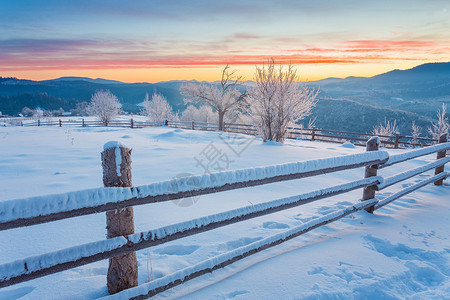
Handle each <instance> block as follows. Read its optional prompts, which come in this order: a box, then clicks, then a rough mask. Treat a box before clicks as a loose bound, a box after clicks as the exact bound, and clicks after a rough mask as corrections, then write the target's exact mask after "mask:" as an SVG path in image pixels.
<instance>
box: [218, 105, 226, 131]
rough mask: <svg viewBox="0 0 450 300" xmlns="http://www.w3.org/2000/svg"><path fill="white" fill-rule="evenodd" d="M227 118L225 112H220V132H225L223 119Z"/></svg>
mask: <svg viewBox="0 0 450 300" xmlns="http://www.w3.org/2000/svg"><path fill="white" fill-rule="evenodd" d="M224 116H225V112H224V111H221V110H219V131H223V119H224Z"/></svg>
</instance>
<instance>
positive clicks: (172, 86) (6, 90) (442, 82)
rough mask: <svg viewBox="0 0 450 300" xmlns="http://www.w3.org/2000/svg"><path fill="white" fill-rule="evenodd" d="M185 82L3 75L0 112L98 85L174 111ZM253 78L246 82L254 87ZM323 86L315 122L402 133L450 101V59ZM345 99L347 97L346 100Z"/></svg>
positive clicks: (68, 101)
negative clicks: (385, 125) (384, 124)
mask: <svg viewBox="0 0 450 300" xmlns="http://www.w3.org/2000/svg"><path fill="white" fill-rule="evenodd" d="M186 82H187V81H176V80H175V81H165V82H158V83H123V82H119V81H114V80H106V79H101V78H97V79H91V78H86V77H61V78H57V79H53V80H45V81H32V80H22V79H15V78H0V111H2V112H3V113H4V114H10V115H15V114H17V113H18V112H20V111H21V110H22V108H23V107H24V106H28V107H30V108H36V107H41V108H44V109H52V110H53V109H59V108H60V107H61V108H63V109H64V110H66V111H68V110H70V109H73V108H75V105H76V103H78V102H82V101H90V97H91V95H92V94H93V93H94V92H95V91H96V90H99V89H103V90H105V89H109V90H111V92H113V93H114V94H116V95H117V96H118V98H119V99H120V101H121V102H122V105H123V108H124V110H125V111H128V112H132V113H137V112H139V110H140V106H139V103H141V102H142V101H143V99H144V96H145V93H149V94H151V93H153V92H154V91H156V92H158V93H161V94H163V95H164V96H165V97H166V98H167V99H168V101H169V102H170V103H171V104H172V106H173V107H174V110H175V111H178V112H181V111H182V110H183V109H184V108H185V105H184V103H183V97H182V95H181V94H180V92H179V89H180V86H182V85H183V84H186ZM252 85H253V82H251V81H248V82H246V83H245V86H246V87H251V86H252ZM308 85H309V86H311V87H315V88H319V90H320V94H319V97H320V98H321V99H323V100H321V101H320V102H319V104H318V105H317V107H316V108H315V109H314V111H313V116H312V117H313V118H314V117H316V118H317V122H316V125H317V126H318V127H321V128H326V129H337V130H353V131H370V130H371V129H372V127H373V126H374V125H376V124H378V123H379V122H381V121H383V120H384V117H385V116H386V118H387V120H391V121H393V120H397V122H398V123H399V124H400V126H401V131H402V132H405V130H406V131H409V127H410V126H411V125H410V124H411V123H412V121H413V120H416V122H417V123H418V124H420V125H421V126H424V127H426V126H429V124H430V121H431V119H434V118H435V115H436V111H437V110H438V109H439V108H440V107H441V105H442V103H443V102H446V103H450V62H448V63H431V64H424V65H420V66H417V67H415V68H412V69H409V70H394V71H391V72H387V73H384V74H380V75H377V76H373V77H370V78H364V77H348V78H345V79H339V78H328V79H324V80H319V81H313V82H309V83H308ZM342 99H344V100H342Z"/></svg>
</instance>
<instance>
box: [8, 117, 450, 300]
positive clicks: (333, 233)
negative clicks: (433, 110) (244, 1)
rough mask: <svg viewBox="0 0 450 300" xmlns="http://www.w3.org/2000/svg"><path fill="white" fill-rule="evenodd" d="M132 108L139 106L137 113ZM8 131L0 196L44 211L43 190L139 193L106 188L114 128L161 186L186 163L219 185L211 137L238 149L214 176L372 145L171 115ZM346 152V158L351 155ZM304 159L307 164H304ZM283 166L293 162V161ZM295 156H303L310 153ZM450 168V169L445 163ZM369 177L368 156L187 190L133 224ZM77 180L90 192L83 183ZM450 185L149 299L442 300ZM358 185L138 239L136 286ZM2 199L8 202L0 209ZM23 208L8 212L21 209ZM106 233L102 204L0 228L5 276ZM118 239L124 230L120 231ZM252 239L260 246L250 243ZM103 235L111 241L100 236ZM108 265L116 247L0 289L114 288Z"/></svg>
mask: <svg viewBox="0 0 450 300" xmlns="http://www.w3.org/2000/svg"><path fill="white" fill-rule="evenodd" d="M133 118H134V119H136V120H137V119H138V118H137V117H136V116H134V117H133ZM163 137H164V138H163ZM0 140H1V141H2V147H0V169H1V170H2V171H1V172H0V190H1V191H2V197H1V199H0V203H3V202H5V203H9V202H10V201H15V200H11V199H34V200H32V201H31V200H30V202H29V203H26V201H25V202H22V201H18V202H21V204H20V205H19V204H16V206H15V207H16V208H15V209H20V210H23V212H24V213H26V214H30V215H32V214H34V213H35V212H33V211H34V210H35V209H37V210H45V209H50V208H48V207H47V208H45V209H44V207H45V206H49V205H52V204H51V203H50V202H49V203H42V204H39V202H40V201H45V199H44V198H42V197H40V196H41V195H49V194H58V195H66V196H67V195H71V196H70V197H66V198H65V197H62V196H61V197H60V196H58V197H56V196H55V198H53V200H52V201H55V203H56V204H54V205H55V206H56V208H55V207H53V208H51V209H61V207H62V208H70V207H78V206H80V205H91V204H90V202H91V201H99V202H101V201H118V199H121V198H122V199H124V198H126V197H129V196H132V194H131V193H132V192H131V190H130V189H123V188H117V189H116V188H111V189H108V191H109V192H106V191H105V190H104V188H101V187H102V169H101V159H100V153H101V151H102V150H103V146H104V144H105V143H107V142H108V141H111V140H115V141H119V142H122V143H123V142H126V144H127V146H128V147H130V148H131V147H132V148H133V154H132V160H133V163H132V167H133V183H134V186H142V187H144V190H145V187H146V186H148V184H149V183H151V182H154V183H156V186H152V187H151V188H150V187H148V190H147V191H146V192H149V191H150V189H152V190H153V192H155V193H157V192H158V188H159V189H160V190H159V191H164V190H167V187H164V185H162V186H161V185H159V184H161V183H165V184H167V183H168V182H173V181H171V180H170V179H171V178H179V177H177V175H178V174H183V173H189V174H204V175H198V176H199V177H198V179H199V180H200V179H201V180H203V178H205V181H204V182H201V184H205V185H208V184H211V182H208V181H207V180H208V179H206V178H209V180H211V177H208V176H209V175H208V174H207V172H206V171H207V170H205V169H204V168H203V167H202V166H201V165H199V164H198V162H197V161H196V160H195V158H203V159H205V157H204V156H202V154H201V153H202V151H204V150H205V148H206V147H208V145H210V143H211V142H212V143H213V145H214V146H215V147H216V148H217V149H218V150H220V152H221V153H222V155H224V154H226V155H227V158H228V160H226V159H225V158H226V157H225V156H223V157H222V158H223V160H222V161H221V163H222V167H223V170H222V171H223V173H225V174H229V175H227V176H230V177H227V176H225V177H224V178H218V179H217V180H225V179H227V180H228V179H230V178H231V173H234V174H236V171H237V170H244V169H257V168H256V166H276V165H284V166H286V165H289V164H291V163H292V162H305V161H308V160H314V161H316V163H315V164H316V165H321V164H325V162H324V161H323V159H324V158H330V157H345V156H347V155H350V156H352V155H356V154H361V153H364V152H365V149H364V148H363V147H356V148H345V147H341V146H339V145H335V144H328V143H322V142H316V141H315V142H311V141H305V140H288V141H286V143H285V145H283V146H277V147H273V146H270V145H265V144H263V143H262V142H261V140H260V139H254V138H253V137H249V136H245V135H240V134H238V135H230V136H228V134H227V133H217V132H201V131H191V130H175V129H173V128H169V127H161V128H144V129H130V128H128V129H127V128H102V127H96V128H93V127H89V128H77V127H64V126H63V127H61V128H60V127H13V126H7V127H2V128H1V129H0ZM440 147H443V146H440ZM444 147H445V146H444ZM425 149H428V148H425ZM420 150H422V149H420ZM387 151H388V152H389V153H390V154H391V157H395V156H396V155H402V156H403V158H404V157H405V156H409V155H410V154H404V153H405V152H406V151H405V150H400V149H399V150H387ZM414 151H416V150H414ZM427 151H428V150H427ZM382 152H385V151H382ZM382 155H384V154H382ZM356 157H358V156H356ZM359 158H360V159H361V158H362V156H361V157H359ZM321 160H322V161H321ZM340 160H341V162H342V163H344V162H345V160H346V159H345V158H341V159H340ZM317 161H321V162H317ZM434 161H436V154H435V153H434V154H432V155H428V156H421V157H417V158H415V159H412V160H410V161H405V162H403V163H402V164H401V165H398V166H397V165H396V166H392V167H391V168H383V169H380V170H379V171H378V175H380V176H383V177H384V178H385V179H387V178H389V177H392V176H395V175H396V174H398V173H402V172H406V171H407V170H409V169H414V168H419V167H422V166H425V165H427V164H429V163H431V162H434ZM328 163H330V161H328ZM334 163H336V162H334ZM301 166H302V168H306V167H307V164H301ZM309 167H313V166H308V168H309ZM283 168H285V169H284V170H285V171H288V170H289V168H291V167H289V168H288V167H283ZM283 168H282V169H283ZM292 168H294V169H295V168H296V169H298V168H300V166H299V165H296V166H292ZM275 170H278V169H277V168H275ZM446 171H447V172H448V166H446ZM227 172H231V173H227ZM258 172H259V171H258ZM266 172H267V174H273V173H271V172H275V171H272V170H266ZM238 173H239V172H238ZM256 174H259V175H261V176H263V175H265V173H264V172H262V171H261V173H257V172H256V171H255V176H256ZM259 175H258V176H259ZM203 176H206V177H203ZM432 176H433V170H430V171H427V172H425V173H423V174H420V175H417V176H415V177H413V178H410V179H407V180H406V181H403V182H402V183H401V184H397V185H392V186H390V187H389V188H386V189H384V190H382V191H380V192H377V193H376V199H377V200H378V199H381V200H383V199H388V198H387V197H389V196H392V195H394V194H396V193H398V192H399V191H400V189H403V188H404V187H411V189H413V188H412V187H413V185H414V184H416V183H417V182H418V181H423V180H428V181H431V182H432V181H433V180H430V178H432ZM363 177H364V168H363V167H361V168H356V169H351V170H345V171H340V172H336V173H330V174H324V175H319V176H315V177H308V178H303V179H298V180H291V181H286V182H280V183H274V184H268V185H263V186H258V187H252V188H245V189H239V190H235V191H228V192H222V193H217V194H211V195H203V196H200V197H197V198H195V199H194V198H192V199H191V200H190V202H187V203H188V205H180V203H179V202H178V201H168V202H163V203H157V204H150V205H141V206H136V207H135V209H134V213H135V225H136V232H156V231H158V229H161V228H169V229H170V228H171V227H170V226H174V225H176V224H185V225H183V226H187V225H186V224H187V223H185V222H189V221H190V220H205V219H206V217H208V216H214V215H215V216H217V215H219V214H221V213H226V212H227V211H236V210H239V209H242V210H241V211H244V210H245V209H247V208H250V207H254V206H256V207H258V205H265V204H264V203H266V202H270V201H275V200H274V199H288V198H290V197H295V196H296V195H300V194H301V195H305V194H308V193H314V191H317V190H324V189H329V188H332V187H333V186H335V185H345V184H348V183H350V182H353V181H356V180H362V179H363ZM177 180H178V179H177ZM371 180H377V179H376V178H375V179H371ZM199 182H200V181H199ZM190 183H192V182H190ZM222 183H223V182H222ZM177 184H179V185H180V186H179V188H184V187H186V188H188V187H187V183H186V179H184V181H183V180H181V179H180V181H179V182H178V181H177ZM177 188H178V187H177ZM79 190H83V192H82V193H80V194H77V192H74V191H79ZM449 194H450V187H449V183H448V180H447V181H444V185H443V186H434V185H433V184H429V185H426V186H424V187H423V188H421V189H419V190H416V191H414V192H412V193H410V194H408V195H405V196H403V197H401V198H400V199H398V200H396V201H394V202H392V203H390V204H388V205H386V206H383V207H381V208H380V209H378V210H376V211H375V214H374V215H371V214H368V213H367V212H365V211H364V210H362V211H359V212H356V213H354V214H352V215H349V216H346V217H343V218H342V219H340V220H338V221H336V222H333V223H331V224H328V225H325V226H322V227H320V228H317V229H314V230H312V231H310V232H308V233H306V234H304V235H302V236H300V237H297V238H294V239H291V240H289V241H287V242H284V243H282V244H280V245H277V246H275V247H272V248H269V249H266V250H264V251H261V252H259V253H257V254H255V255H252V256H249V257H247V258H245V259H243V260H240V261H237V262H235V263H233V264H231V265H229V266H227V267H225V268H224V269H220V270H216V271H214V272H212V273H210V274H206V275H203V276H201V277H198V278H196V279H193V280H191V281H188V282H186V283H183V284H182V285H180V286H177V287H174V288H173V289H171V290H168V291H165V292H163V293H161V294H158V295H156V296H155V297H153V298H154V299H156V300H157V299H167V298H169V299H175V298H180V299H229V298H234V297H235V298H237V299H292V298H299V299H317V298H319V299H330V298H331V299H336V298H348V297H349V295H352V296H353V297H354V298H362V299H367V298H376V299H378V298H385V299H393V298H396V299H398V298H401V299H403V298H411V299H424V298H425V299H445V298H446V297H448V294H449V286H450V280H449V276H450V269H449V267H448V261H449V259H450V254H449V251H448V248H449V247H448V245H449V238H450V233H449V232H448V222H449V219H448V212H449V209H450V206H449V205H450V202H449V196H448V195H449ZM361 195H362V188H358V189H356V190H354V191H351V192H348V193H345V194H341V195H336V196H333V197H329V198H326V199H322V200H320V201H315V202H312V203H308V204H305V205H301V206H299V207H295V208H291V209H287V210H284V211H280V212H276V213H273V214H270V215H266V216H262V217H258V218H254V219H251V220H248V221H245V222H240V223H238V224H233V225H229V226H224V227H221V228H218V229H214V230H212V231H208V232H204V233H201V234H198V235H194V236H189V237H186V238H183V239H178V240H175V241H172V242H168V243H165V244H161V245H158V246H154V247H151V248H149V249H148V250H147V249H145V250H141V251H138V252H137V258H138V265H139V283H140V284H141V287H140V288H142V289H143V290H145V289H146V288H147V286H146V285H147V284H148V285H151V284H156V283H157V282H161V281H165V280H168V279H169V278H172V279H173V278H175V277H176V276H181V275H182V274H184V272H187V271H186V270H187V269H189V268H194V267H195V268H198V266H199V265H200V264H202V263H205V265H204V266H208V265H209V264H212V262H205V261H207V260H208V259H211V260H213V259H215V258H216V257H221V255H224V256H222V257H225V256H227V255H230V254H229V253H230V252H231V253H232V252H233V251H236V253H238V252H239V251H242V249H241V250H238V249H240V248H243V247H244V248H245V247H247V246H248V247H249V248H252V247H253V246H254V245H255V244H254V243H263V241H264V239H268V238H270V237H272V236H276V235H278V234H279V235H280V236H283V234H285V232H286V231H289V230H294V229H295V228H299V227H301V226H304V225H305V224H307V223H308V222H317V220H318V219H320V218H323V217H324V216H327V215H330V214H334V213H337V214H339V212H342V211H343V210H346V209H349V208H352V207H354V206H357V205H358V204H359V199H360V198H361ZM72 197H73V199H72ZM50 198H51V197H50ZM38 199H40V200H38ZM96 199H97V200H96ZM105 199H112V200H105ZM100 200H101V201H100ZM184 200H189V199H183V201H184ZM59 201H61V203H59ZM372 201H376V200H372ZM364 204H368V203H364ZM369 204H370V202H369ZM3 205H6V204H3ZM10 205H11V207H10V208H12V207H13V205H12V203H10V204H8V205H7V206H10ZM27 205H31V207H27ZM33 205H35V207H33ZM3 208H4V207H2V209H1V210H0V211H3ZM15 209H14V210H11V211H9V212H8V213H7V215H10V216H11V215H13V214H14V215H15V214H16V213H15ZM28 211H30V212H28ZM15 216H16V217H17V216H20V214H17V215H15ZM2 218H3V217H2ZM202 218H205V219H202ZM309 224H311V223H309ZM177 226H178V225H177ZM180 226H181V225H180ZM172 228H173V227H172ZM170 230H172V229H170ZM105 234H106V230H105V214H104V213H99V214H94V215H88V216H82V217H76V218H72V219H67V220H60V221H56V222H51V223H46V224H40V225H35V226H30V227H27V228H17V229H11V230H5V231H1V232H0V239H1V240H2V243H0V264H2V265H3V266H2V269H1V270H0V275H1V276H2V277H3V276H5V275H8V274H17V272H21V271H23V269H21V268H22V266H23V264H20V263H19V262H22V263H23V260H24V259H26V258H27V257H33V256H35V257H41V258H42V255H45V254H46V253H52V252H54V253H57V252H58V251H62V252H59V253H64V251H68V252H69V253H68V254H61V255H60V256H53V255H51V256H50V257H48V260H40V259H37V260H36V261H35V262H34V263H35V264H40V263H43V264H46V265H50V263H54V262H57V261H62V259H63V257H65V258H67V257H69V255H74V256H75V255H77V254H83V251H88V250H89V251H90V250H92V248H91V246H89V247H87V248H83V247H85V245H87V244H91V243H94V242H97V241H99V240H101V241H103V240H105ZM161 234H162V232H161ZM122 242H125V241H124V240H122V241H119V243H122ZM112 243H113V244H114V242H112ZM252 244H253V246H250V245H252ZM77 247H80V248H79V249H77ZM98 247H103V246H101V244H99V246H98ZM111 247H115V246H114V245H111ZM67 249H70V250H67ZM82 249H86V250H82ZM97 250H98V248H97ZM11 262H17V265H15V267H13V266H12V265H9V267H5V264H9V263H11ZM27 265H28V264H27ZM107 266H108V262H107V260H104V261H99V262H96V263H92V264H88V265H84V266H81V267H78V268H75V269H72V270H68V271H64V272H60V273H56V274H52V275H49V276H45V277H42V278H39V279H35V280H31V281H28V282H24V283H21V284H17V285H14V286H10V287H6V288H1V289H0V299H18V298H20V299H25V300H26V299H96V298H101V297H106V296H107V295H108V292H107V288H106V272H107ZM196 266H197V267H196ZM177 272H178V273H177ZM171 274H172V275H171ZM8 276H9V275H8Z"/></svg>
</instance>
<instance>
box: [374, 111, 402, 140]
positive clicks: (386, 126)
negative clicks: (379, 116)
mask: <svg viewBox="0 0 450 300" xmlns="http://www.w3.org/2000/svg"><path fill="white" fill-rule="evenodd" d="M397 132H398V126H397V121H396V120H394V122H393V123H391V122H389V121H387V120H386V117H385V118H384V123H380V124H378V125H375V126H374V127H373V130H372V133H373V134H374V135H376V136H380V141H381V142H382V143H384V144H386V142H387V141H389V140H390V137H392V136H394V135H395V134H396V133H397Z"/></svg>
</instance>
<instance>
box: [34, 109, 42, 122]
mask: <svg viewBox="0 0 450 300" xmlns="http://www.w3.org/2000/svg"><path fill="white" fill-rule="evenodd" d="M43 117H44V111H43V110H42V109H40V108H39V107H38V108H36V109H35V110H33V115H32V118H33V119H35V120H39V119H42V118H43Z"/></svg>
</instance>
